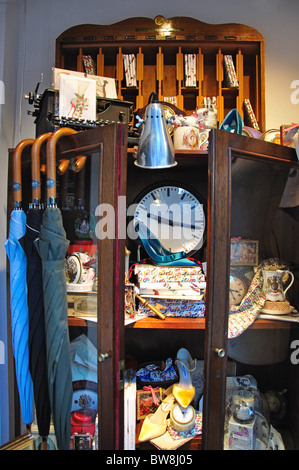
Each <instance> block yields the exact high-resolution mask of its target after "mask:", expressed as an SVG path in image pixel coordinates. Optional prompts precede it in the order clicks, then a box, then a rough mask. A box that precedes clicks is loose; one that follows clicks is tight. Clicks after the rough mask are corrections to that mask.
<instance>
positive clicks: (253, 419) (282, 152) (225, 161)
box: [203, 131, 298, 450]
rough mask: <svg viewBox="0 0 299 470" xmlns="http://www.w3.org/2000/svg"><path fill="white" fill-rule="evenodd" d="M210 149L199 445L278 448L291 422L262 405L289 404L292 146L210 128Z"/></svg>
mask: <svg viewBox="0 0 299 470" xmlns="http://www.w3.org/2000/svg"><path fill="white" fill-rule="evenodd" d="M210 145H211V149H210V194H209V204H210V217H211V221H210V234H209V236H208V279H209V283H208V294H207V310H208V314H207V322H208V328H207V330H206V335H207V353H206V358H207V361H206V367H207V385H206V393H205V402H204V406H205V408H204V415H203V418H204V426H205V427H204V435H203V441H204V445H205V447H206V448H208V449H217V448H218V449H221V448H229V449H236V450H237V449H264V448H267V449H270V448H273V449H275V448H283V447H284V445H285V444H284V435H285V434H287V436H289V435H292V431H293V430H294V427H295V428H296V427H297V424H296V419H293V420H292V421H293V422H291V420H290V419H289V411H285V413H282V414H283V416H282V414H281V417H280V419H278V413H277V414H276V415H275V412H274V410H273V408H271V407H272V404H273V400H274V399H276V400H277V401H278V399H279V400H280V403H281V407H283V406H284V405H283V404H284V403H285V402H286V401H288V403H289V406H290V405H291V404H292V406H294V403H292V399H291V397H292V394H293V393H294V391H292V389H293V387H294V383H295V381H296V376H297V374H296V371H295V370H291V369H290V366H291V362H290V344H292V343H291V339H292V338H293V337H294V335H295V338H296V328H295V327H294V325H296V323H295V321H296V314H295V313H296V307H298V285H297V283H298V279H296V270H297V269H298V250H297V249H296V243H297V241H296V240H298V215H296V208H295V207H294V206H295V205H296V204H298V202H297V203H294V199H295V197H294V195H295V191H294V189H293V191H292V190H289V184H290V180H291V185H292V187H293V188H295V186H294V185H293V184H292V183H293V181H292V178H294V177H296V172H298V162H296V154H295V151H294V150H293V149H290V148H286V147H281V146H278V145H276V144H269V143H266V142H261V141H258V140H256V139H250V138H249V139H248V138H247V137H243V136H238V135H233V134H230V133H228V132H221V131H215V132H213V134H212V137H211V143H210ZM297 181H298V180H297ZM287 183H288V184H287ZM297 184H298V183H297ZM292 187H291V189H292ZM297 191H298V188H297ZM297 197H298V196H297ZM288 286H290V287H289V289H288ZM297 336H298V333H297ZM219 397H223V399H222V400H219V399H217V398H219ZM219 417H221V419H217V418H219ZM215 422H217V423H218V426H214V424H213V423H215ZM294 422H295V423H294ZM292 428H293V429H292ZM212 430H213V432H211V431H212Z"/></svg>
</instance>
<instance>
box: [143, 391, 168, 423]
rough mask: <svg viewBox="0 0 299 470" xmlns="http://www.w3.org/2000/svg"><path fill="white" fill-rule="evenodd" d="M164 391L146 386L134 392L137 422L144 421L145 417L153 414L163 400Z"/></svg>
mask: <svg viewBox="0 0 299 470" xmlns="http://www.w3.org/2000/svg"><path fill="white" fill-rule="evenodd" d="M163 392H164V389H163V388H161V387H156V388H153V387H151V386H146V387H144V388H143V389H142V390H137V391H136V399H137V401H136V407H137V410H136V417H137V421H139V420H140V419H144V418H145V417H146V416H147V415H149V414H151V413H155V411H156V410H157V408H158V407H159V405H160V403H161V402H162V399H163Z"/></svg>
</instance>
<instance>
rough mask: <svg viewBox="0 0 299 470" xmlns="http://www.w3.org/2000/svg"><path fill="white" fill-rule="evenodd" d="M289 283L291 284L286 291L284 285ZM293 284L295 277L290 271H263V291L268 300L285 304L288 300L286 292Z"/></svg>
mask: <svg viewBox="0 0 299 470" xmlns="http://www.w3.org/2000/svg"><path fill="white" fill-rule="evenodd" d="M287 275H288V276H287ZM289 278H290V280H289ZM287 281H289V284H288V286H287V287H286V288H285V289H284V288H283V287H284V284H285V283H286V282H287ZM293 282H294V275H293V273H291V272H290V271H284V270H282V269H277V270H270V269H263V291H264V293H265V295H266V300H271V301H273V302H277V301H278V302H283V301H284V300H285V299H286V292H287V291H288V290H289V288H290V287H291V285H292V284H293Z"/></svg>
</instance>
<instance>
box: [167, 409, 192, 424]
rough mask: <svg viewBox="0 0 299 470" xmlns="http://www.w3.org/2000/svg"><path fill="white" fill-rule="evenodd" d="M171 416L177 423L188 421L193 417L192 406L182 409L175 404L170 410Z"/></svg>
mask: <svg viewBox="0 0 299 470" xmlns="http://www.w3.org/2000/svg"><path fill="white" fill-rule="evenodd" d="M172 416H173V418H174V419H175V420H176V421H177V422H178V423H186V424H187V423H190V421H192V420H193V418H194V408H193V407H192V406H188V408H186V409H183V408H181V407H180V406H179V405H175V406H174V408H173V410H172Z"/></svg>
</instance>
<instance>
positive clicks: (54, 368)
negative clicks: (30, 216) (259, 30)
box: [36, 127, 77, 450]
mask: <svg viewBox="0 0 299 470" xmlns="http://www.w3.org/2000/svg"><path fill="white" fill-rule="evenodd" d="M76 133H77V132H76V131H75V130H73V129H70V128H66V127H64V128H60V129H58V130H56V131H54V132H53V133H52V135H51V137H50V138H49V139H48V141H47V164H46V166H47V207H46V209H45V211H44V214H43V222H42V226H41V229H40V236H39V239H38V241H36V246H37V249H38V252H39V254H40V257H41V259H42V271H43V294H44V309H45V330H46V347H47V374H48V385H49V397H50V404H51V412H52V418H53V424H54V429H55V435H56V442H57V447H58V449H59V450H66V449H69V447H70V433H71V419H70V418H71V416H70V413H71V403H72V396H73V389H72V372H71V361H70V343H69V332H68V319H67V307H68V306H67V292H66V277H65V255H66V252H67V248H68V245H69V241H68V240H67V239H66V234H65V230H64V228H63V223H62V216H61V212H60V210H59V209H58V207H57V205H56V144H57V140H58V139H59V138H60V137H62V136H65V135H71V134H76Z"/></svg>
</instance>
